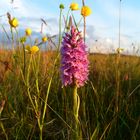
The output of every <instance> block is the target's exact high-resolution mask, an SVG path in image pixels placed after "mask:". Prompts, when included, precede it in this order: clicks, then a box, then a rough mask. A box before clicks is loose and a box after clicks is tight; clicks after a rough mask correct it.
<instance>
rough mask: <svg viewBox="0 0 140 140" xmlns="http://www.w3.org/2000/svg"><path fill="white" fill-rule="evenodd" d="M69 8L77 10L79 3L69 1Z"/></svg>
mask: <svg viewBox="0 0 140 140" xmlns="http://www.w3.org/2000/svg"><path fill="white" fill-rule="evenodd" d="M70 9H71V10H72V11H74V10H79V5H78V4H77V3H71V5H70Z"/></svg>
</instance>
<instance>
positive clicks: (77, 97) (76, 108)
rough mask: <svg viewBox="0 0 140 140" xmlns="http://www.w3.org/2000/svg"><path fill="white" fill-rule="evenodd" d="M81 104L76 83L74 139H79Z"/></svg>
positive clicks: (74, 90) (74, 92) (74, 95)
mask: <svg viewBox="0 0 140 140" xmlns="http://www.w3.org/2000/svg"><path fill="white" fill-rule="evenodd" d="M79 105H80V100H79V96H78V94H77V86H76V85H75V86H74V89H73V114H74V123H73V124H74V126H73V127H74V128H73V129H74V130H75V133H74V134H73V140H79V120H78V116H79Z"/></svg>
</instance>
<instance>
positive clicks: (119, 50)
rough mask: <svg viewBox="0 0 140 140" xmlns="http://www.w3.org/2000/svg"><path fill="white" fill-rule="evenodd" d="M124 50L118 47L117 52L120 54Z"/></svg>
mask: <svg viewBox="0 0 140 140" xmlns="http://www.w3.org/2000/svg"><path fill="white" fill-rule="evenodd" d="M123 50H124V49H123V48H117V50H116V52H117V53H118V54H120V53H121V52H122V51H123Z"/></svg>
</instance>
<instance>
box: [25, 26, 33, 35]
mask: <svg viewBox="0 0 140 140" xmlns="http://www.w3.org/2000/svg"><path fill="white" fill-rule="evenodd" d="M25 33H26V36H30V35H31V34H32V30H31V29H30V28H27V29H26V30H25Z"/></svg>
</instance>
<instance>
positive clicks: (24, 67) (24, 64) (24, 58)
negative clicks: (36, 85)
mask: <svg viewBox="0 0 140 140" xmlns="http://www.w3.org/2000/svg"><path fill="white" fill-rule="evenodd" d="M25 70H26V54H25V46H24V44H23V75H24V77H25Z"/></svg>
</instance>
